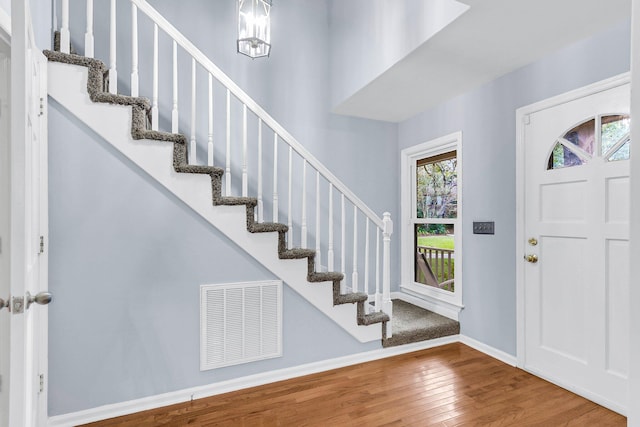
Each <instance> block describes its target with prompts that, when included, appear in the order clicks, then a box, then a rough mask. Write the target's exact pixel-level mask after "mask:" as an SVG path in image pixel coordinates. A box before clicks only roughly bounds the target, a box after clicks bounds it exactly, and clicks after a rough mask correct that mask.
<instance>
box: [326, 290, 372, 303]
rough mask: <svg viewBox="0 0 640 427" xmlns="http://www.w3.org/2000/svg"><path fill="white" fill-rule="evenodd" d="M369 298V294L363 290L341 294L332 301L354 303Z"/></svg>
mask: <svg viewBox="0 0 640 427" xmlns="http://www.w3.org/2000/svg"><path fill="white" fill-rule="evenodd" d="M368 299H369V295H367V294H365V293H364V292H354V293H351V294H341V295H338V297H337V298H336V299H335V301H334V305H338V304H354V303H356V302H364V301H366V300H368Z"/></svg>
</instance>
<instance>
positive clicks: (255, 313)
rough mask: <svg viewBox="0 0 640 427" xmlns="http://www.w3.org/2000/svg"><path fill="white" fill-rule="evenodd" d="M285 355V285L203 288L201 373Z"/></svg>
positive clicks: (255, 283)
mask: <svg viewBox="0 0 640 427" xmlns="http://www.w3.org/2000/svg"><path fill="white" fill-rule="evenodd" d="M281 355H282V281H280V280H273V281H266V282H248V283H230V284H222V285H202V286H200V370H201V371H205V370H208V369H214V368H220V367H222V366H230V365H238V364H240V363H247V362H253V361H256V360H262V359H271V358H274V357H279V356H281Z"/></svg>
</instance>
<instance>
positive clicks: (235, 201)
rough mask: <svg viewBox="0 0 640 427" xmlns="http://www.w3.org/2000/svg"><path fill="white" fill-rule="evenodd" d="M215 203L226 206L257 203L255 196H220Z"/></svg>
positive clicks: (253, 204)
mask: <svg viewBox="0 0 640 427" xmlns="http://www.w3.org/2000/svg"><path fill="white" fill-rule="evenodd" d="M216 204H218V205H226V206H236V205H247V206H256V205H257V204H258V199H256V198H255V197H221V198H220V200H218V201H217V203H216Z"/></svg>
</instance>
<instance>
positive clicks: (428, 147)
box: [401, 133, 462, 319]
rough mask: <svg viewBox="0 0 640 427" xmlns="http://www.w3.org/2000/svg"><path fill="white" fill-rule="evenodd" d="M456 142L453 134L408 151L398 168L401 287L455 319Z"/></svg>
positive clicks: (458, 293) (458, 301)
mask: <svg viewBox="0 0 640 427" xmlns="http://www.w3.org/2000/svg"><path fill="white" fill-rule="evenodd" d="M461 141H462V134H461V133H455V134H451V135H448V136H445V137H442V138H438V139H436V140H433V141H429V142H426V143H424V144H420V145H418V146H415V147H411V148H407V149H405V150H403V151H402V165H401V166H402V176H403V177H405V180H404V182H402V187H403V188H402V211H403V213H402V218H403V224H402V225H403V228H402V250H401V257H402V283H401V287H402V289H403V291H405V292H408V293H410V294H412V295H414V296H419V297H421V298H423V299H425V300H426V301H428V302H431V303H432V304H433V305H434V311H436V312H438V313H440V314H443V315H445V316H449V317H452V318H455V319H457V316H458V313H459V311H460V309H461V307H462V281H461V276H460V273H461V268H460V267H461V265H462V264H461V256H460V255H461V253H460V245H461V241H462V236H461V233H460V230H461V228H460V226H459V224H460V223H461V222H460V221H461V215H462V213H461V196H462V194H461V182H462V181H461V178H462V176H461V164H462V162H461V159H462V158H461V151H460V150H461ZM456 231H457V233H456Z"/></svg>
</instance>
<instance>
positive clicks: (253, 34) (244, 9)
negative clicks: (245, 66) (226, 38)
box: [238, 0, 271, 58]
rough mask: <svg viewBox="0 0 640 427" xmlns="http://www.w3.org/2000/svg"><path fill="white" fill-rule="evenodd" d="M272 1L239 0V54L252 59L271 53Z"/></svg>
mask: <svg viewBox="0 0 640 427" xmlns="http://www.w3.org/2000/svg"><path fill="white" fill-rule="evenodd" d="M270 12H271V0H238V53H241V54H243V55H247V56H248V57H250V58H260V57H263V56H269V54H270V53H271V17H270Z"/></svg>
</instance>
